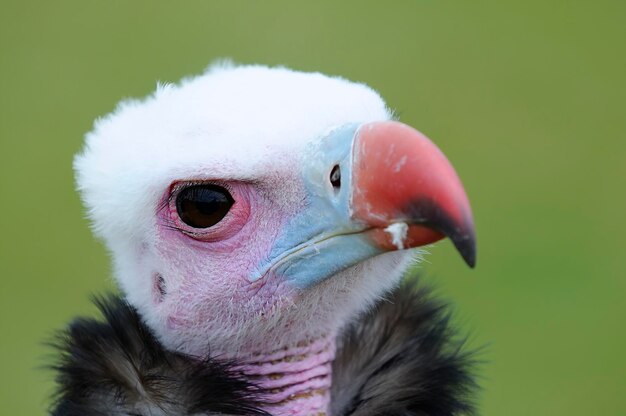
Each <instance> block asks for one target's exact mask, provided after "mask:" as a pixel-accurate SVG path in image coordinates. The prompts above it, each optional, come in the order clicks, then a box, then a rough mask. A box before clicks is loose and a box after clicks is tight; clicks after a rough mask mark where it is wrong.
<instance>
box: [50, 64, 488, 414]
mask: <svg viewBox="0 0 626 416" xmlns="http://www.w3.org/2000/svg"><path fill="white" fill-rule="evenodd" d="M74 166H75V169H76V173H77V183H78V189H79V191H80V193H81V195H82V198H83V201H84V203H85V205H86V207H87V209H88V214H89V217H90V219H91V220H92V224H93V230H94V231H95V233H96V234H97V236H99V237H100V238H101V239H102V240H103V241H104V242H105V244H106V246H107V248H108V250H109V251H110V253H111V256H112V259H113V265H114V275H115V278H116V280H117V282H118V283H119V286H120V289H121V292H122V293H123V297H117V296H113V295H111V296H108V297H107V296H104V297H100V298H98V299H97V304H98V306H99V307H100V309H101V310H102V312H103V315H104V317H103V319H102V320H97V319H86V318H85V319H77V320H75V321H74V322H73V323H72V324H71V325H70V326H69V327H68V329H67V330H65V331H64V332H63V333H62V334H60V336H59V338H58V340H57V343H56V345H57V347H58V348H59V349H60V353H59V359H58V361H57V362H56V364H55V365H54V368H55V370H56V372H57V373H56V374H57V382H58V386H59V387H58V392H57V395H56V398H55V402H54V405H53V409H52V414H53V415H56V416H74V415H76V416H78V415H80V416H91V415H130V416H136V415H142V416H161V415H163V416H164V415H190V416H191V415H194V416H199V415H221V414H225V415H244V414H246V415H247V414H271V415H294V416H299V415H332V416H339V415H355V416H356V415H437V416H441V415H460V414H473V412H474V406H473V396H474V394H475V389H476V385H475V384H476V383H475V380H474V377H473V374H472V363H473V358H472V355H471V354H469V353H467V352H466V351H465V350H464V349H463V348H462V341H460V340H459V339H458V337H457V336H456V334H455V332H454V330H453V329H451V328H450V325H449V314H448V312H447V309H446V307H445V305H443V304H442V303H440V302H438V301H436V300H434V299H432V298H431V296H430V295H429V294H428V292H427V291H426V290H423V289H420V288H416V284H415V280H416V279H414V278H408V279H405V282H404V283H403V282H402V280H403V276H404V275H405V274H406V272H407V270H408V269H410V268H411V267H412V266H414V265H416V264H417V263H419V262H420V260H421V255H422V254H423V251H421V249H420V248H419V247H421V246H424V245H426V244H430V243H433V242H435V241H437V240H439V239H441V238H444V237H448V238H450V239H451V241H452V242H453V243H454V245H455V247H456V248H457V249H458V251H459V252H460V254H461V256H462V257H463V259H464V260H465V262H466V263H467V264H468V265H469V266H474V262H475V236H474V227H473V220H472V213H471V209H470V205H469V202H468V199H467V196H466V194H465V191H464V189H463V186H462V184H461V182H460V180H459V178H458V177H457V174H456V173H455V171H454V169H453V167H452V165H451V164H450V162H449V161H448V160H447V159H446V157H445V156H444V155H443V153H442V152H441V151H440V150H439V149H438V148H437V147H436V146H435V145H434V144H433V143H432V142H431V141H430V140H429V139H428V138H426V137H425V136H424V135H423V134H421V133H420V132H418V131H417V130H415V129H413V128H412V127H409V126H407V125H405V124H402V123H400V122H399V121H397V120H395V117H394V115H393V113H392V111H391V110H390V109H389V108H388V107H387V106H386V104H385V102H384V101H383V100H382V99H381V97H380V96H379V95H378V94H377V93H376V92H375V91H373V90H372V89H371V88H369V87H367V86H366V85H363V84H358V83H354V82H350V81H347V80H345V79H342V78H338V77H328V76H325V75H321V74H318V73H302V72H296V71H292V70H289V69H285V68H267V67H262V66H234V65H230V64H222V65H217V66H213V67H211V68H209V69H208V70H207V71H206V72H205V73H204V74H202V75H200V76H197V77H192V78H186V79H184V80H183V81H181V82H180V83H178V84H175V85H170V84H166V85H159V86H158V88H157V90H156V91H155V92H154V93H153V94H152V95H150V96H149V97H147V98H145V99H143V100H127V101H123V102H122V103H121V104H119V106H118V107H117V109H116V110H115V111H113V112H112V113H111V114H109V115H107V116H105V117H103V118H101V119H99V120H98V121H97V122H96V123H95V126H94V128H93V130H92V131H91V132H90V133H89V134H88V135H87V137H86V143H85V147H84V149H83V151H82V152H81V153H80V154H79V155H78V156H77V157H76V159H75V164H74Z"/></svg>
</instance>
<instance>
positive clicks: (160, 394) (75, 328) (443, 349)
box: [52, 280, 476, 416]
mask: <svg viewBox="0 0 626 416" xmlns="http://www.w3.org/2000/svg"><path fill="white" fill-rule="evenodd" d="M411 281H413V280H411ZM96 303H97V305H98V307H99V309H100V310H101V311H102V313H103V315H104V321H102V322H100V321H97V320H94V319H78V320H76V321H74V323H72V324H71V326H70V327H69V329H67V330H66V331H65V332H64V333H63V334H61V335H60V336H59V338H58V340H57V342H56V344H55V345H56V347H57V348H58V350H59V351H60V353H61V354H60V359H59V361H58V363H57V364H56V365H55V366H54V369H55V370H56V371H57V382H58V385H59V390H58V394H57V398H56V402H55V403H56V404H55V406H54V410H53V411H52V415H53V416H74V415H83V416H91V415H130V416H135V415H145V416H148V415H153V416H157V415H212V414H222V415H254V414H266V413H264V412H263V411H262V410H260V406H262V405H263V393H262V391H260V390H259V389H258V388H256V387H255V386H254V384H253V382H252V381H249V380H246V378H245V376H244V375H243V374H241V373H239V372H238V371H237V370H235V368H236V365H237V363H236V362H232V361H230V362H229V361H222V360H220V359H219V357H211V358H207V359H204V360H198V359H195V358H192V357H189V356H185V355H182V354H178V353H173V352H169V351H167V350H165V349H164V348H163V347H162V346H161V344H160V343H159V342H158V341H157V340H156V338H155V337H154V336H153V335H152V334H151V332H150V330H149V329H148V328H147V327H146V326H145V325H144V324H143V323H142V321H141V318H140V317H139V315H138V314H137V312H136V311H135V310H134V309H133V308H132V307H131V306H130V305H129V304H127V303H126V302H125V301H123V300H122V299H120V298H118V297H113V296H111V297H108V298H100V299H97V301H96ZM337 344H338V350H337V356H336V359H335V361H334V364H333V385H332V393H331V397H332V398H331V414H332V415H346V416H347V415H353V416H367V415H416V416H417V415H429V416H444V415H469V414H473V405H472V396H473V394H474V392H475V390H476V384H475V382H474V378H473V376H472V367H473V362H474V361H473V358H472V355H471V354H470V353H467V352H465V351H464V350H463V349H462V346H463V345H462V343H461V342H459V341H458V340H457V337H456V335H455V332H454V331H453V330H452V329H451V327H450V322H449V313H448V311H447V308H446V307H445V305H444V304H442V303H440V302H437V301H435V300H433V299H432V298H431V296H430V295H429V292H428V291H427V290H424V289H418V288H417V287H416V285H415V284H413V283H405V284H404V285H402V286H401V287H400V288H398V289H397V290H395V291H394V292H393V293H391V294H390V295H389V296H388V297H387V298H386V300H381V301H380V302H379V303H378V304H377V305H376V307H375V308H374V309H373V310H371V311H370V312H368V313H367V314H364V315H362V316H361V317H360V318H359V319H358V320H356V321H354V322H353V323H352V324H350V325H349V326H348V327H347V328H346V329H345V331H343V332H342V335H340V337H339V339H338V340H337Z"/></svg>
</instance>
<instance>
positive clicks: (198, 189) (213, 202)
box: [176, 184, 235, 228]
mask: <svg viewBox="0 0 626 416" xmlns="http://www.w3.org/2000/svg"><path fill="white" fill-rule="evenodd" d="M234 202H235V201H234V200H233V197H232V196H230V193H229V192H228V191H227V190H226V189H224V188H222V187H221V186H217V185H209V184H206V185H192V186H189V187H187V188H184V189H182V190H181V191H180V192H179V193H178V196H177V197H176V211H178V216H179V217H180V219H181V220H183V222H184V223H185V224H187V225H189V226H190V227H193V228H209V227H212V226H214V225H215V224H217V223H218V222H220V221H221V220H222V218H224V217H225V216H226V214H227V213H228V211H229V210H230V207H232V206H233V203H234Z"/></svg>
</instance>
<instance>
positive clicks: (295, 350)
mask: <svg viewBox="0 0 626 416" xmlns="http://www.w3.org/2000/svg"><path fill="white" fill-rule="evenodd" d="M334 358H335V341H334V336H332V337H323V338H319V339H317V340H314V341H307V342H299V343H297V344H295V345H293V346H291V347H285V348H282V349H280V350H274V351H271V352H269V353H254V354H250V355H249V356H247V357H243V358H242V357H241V356H239V357H237V359H238V360H239V361H243V362H245V363H246V364H244V365H243V367H242V368H241V369H242V370H243V372H244V373H246V374H247V375H248V376H250V379H251V380H252V381H253V382H255V383H256V384H257V385H258V386H259V387H260V388H261V389H262V391H263V398H264V401H265V402H266V403H268V404H267V405H265V406H264V408H263V410H265V411H267V412H269V413H271V414H272V415H276V416H286V415H292V416H294V415H297V416H310V415H311V416H312V415H315V416H325V415H327V414H328V410H329V404H330V385H331V381H332V374H331V365H332V361H333V359H334Z"/></svg>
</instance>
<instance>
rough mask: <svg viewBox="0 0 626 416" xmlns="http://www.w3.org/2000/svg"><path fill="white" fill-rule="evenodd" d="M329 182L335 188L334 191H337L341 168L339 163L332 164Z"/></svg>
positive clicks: (339, 183) (339, 184)
mask: <svg viewBox="0 0 626 416" xmlns="http://www.w3.org/2000/svg"><path fill="white" fill-rule="evenodd" d="M330 183H331V185H332V186H333V188H335V191H338V190H339V188H340V187H341V168H340V167H339V165H335V166H333V169H332V170H331V171H330Z"/></svg>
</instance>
